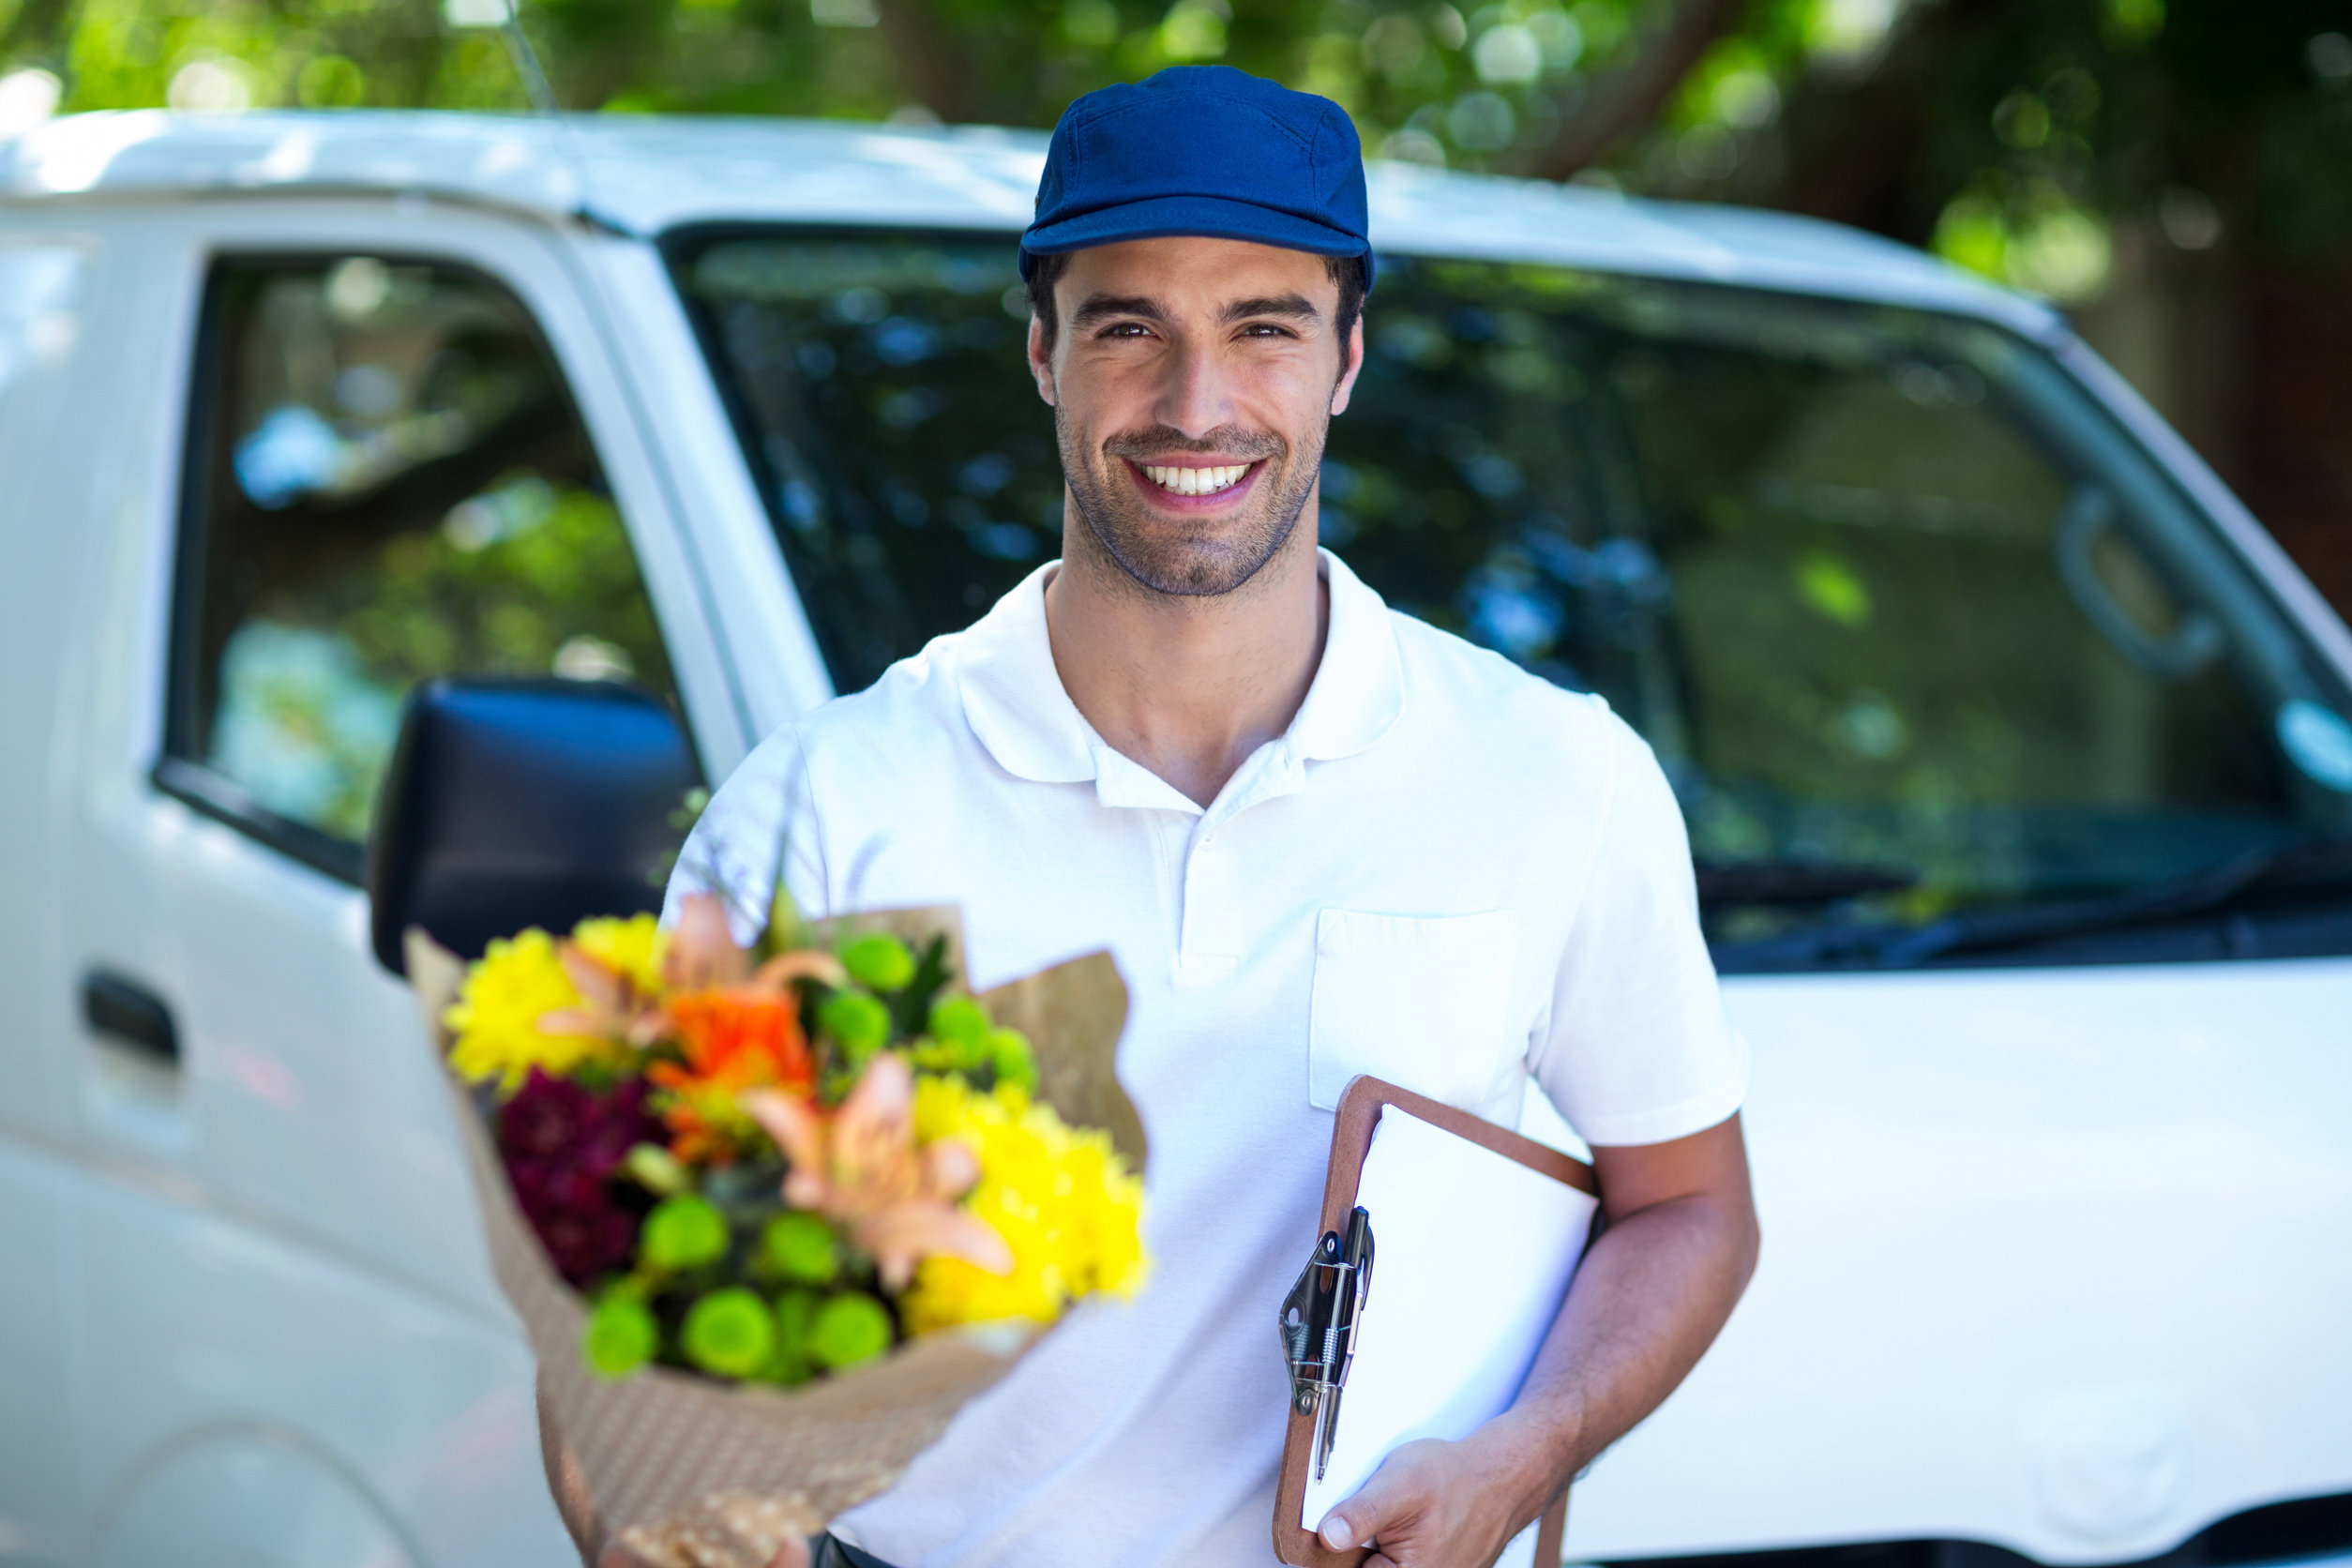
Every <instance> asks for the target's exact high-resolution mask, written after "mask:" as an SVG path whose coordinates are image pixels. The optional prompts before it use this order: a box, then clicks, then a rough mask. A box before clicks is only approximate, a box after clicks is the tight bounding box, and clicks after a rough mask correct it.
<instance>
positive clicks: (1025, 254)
mask: <svg viewBox="0 0 2352 1568" xmlns="http://www.w3.org/2000/svg"><path fill="white" fill-rule="evenodd" d="M1176 234H1201V235H1206V236H1207V237H1209V238H1212V239H1239V240H1249V241H1252V242H1254V243H1256V244H1259V245H1277V246H1280V247H1281V248H1282V249H1286V250H1304V251H1307V252H1309V253H1311V254H1313V255H1317V256H1362V257H1363V258H1364V275H1365V277H1364V280H1365V282H1366V283H1367V284H1368V283H1369V282H1370V281H1371V270H1372V252H1371V249H1370V247H1369V246H1367V245H1366V244H1365V243H1364V240H1362V239H1361V238H1359V237H1358V236H1356V235H1354V234H1349V233H1348V232H1347V231H1345V230H1343V229H1334V228H1333V227H1332V226H1331V225H1330V224H1328V223H1318V222H1316V221H1315V220H1314V219H1311V218H1301V217H1299V216H1298V215H1297V214H1295V213H1288V212H1282V211H1279V210H1277V209H1276V208H1274V207H1261V206H1259V205H1258V204H1255V203H1252V202H1237V201H1234V200H1233V199H1231V198H1230V197H1226V196H1155V197H1153V198H1152V199H1151V200H1149V201H1144V202H1127V203H1123V204H1121V205H1119V206H1115V207H1101V208H1098V209H1096V210H1095V211H1093V212H1082V213H1079V214H1078V215H1077V216H1076V217H1073V218H1065V219H1062V220H1061V221H1060V222H1058V223H1048V224H1047V225H1045V226H1044V227H1043V228H1036V229H1032V230H1030V231H1029V232H1028V233H1027V234H1023V235H1021V276H1022V277H1023V278H1026V277H1028V276H1029V271H1030V266H1029V259H1030V258H1031V257H1032V256H1060V255H1066V254H1068V253H1069V252H1070V251H1073V250H1085V249H1091V248H1092V247H1093V246H1097V245H1117V244H1119V243H1120V242H1121V241H1123V240H1130V239H1165V238H1168V237H1169V236H1171V235H1176Z"/></svg>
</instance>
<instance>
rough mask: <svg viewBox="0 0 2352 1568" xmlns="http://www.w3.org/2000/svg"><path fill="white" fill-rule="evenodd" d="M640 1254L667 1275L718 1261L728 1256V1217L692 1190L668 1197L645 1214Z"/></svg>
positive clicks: (646, 1261)
mask: <svg viewBox="0 0 2352 1568" xmlns="http://www.w3.org/2000/svg"><path fill="white" fill-rule="evenodd" d="M637 1255H638V1257H639V1258H641V1259H643V1260H644V1262H645V1263H646V1265H647V1266H648V1267H651V1268H655V1269H659V1270H661V1271H663V1272H664V1273H666V1274H678V1273H681V1272H683V1271H685V1270H687V1269H699V1268H701V1266H702V1265H703V1264H705V1263H715V1262H716V1261H718V1259H721V1258H724V1257H726V1256H727V1216H726V1215H724V1214H720V1213H719V1212H718V1207H717V1205H716V1204H714V1203H712V1202H711V1201H710V1200H709V1199H704V1198H698V1197H696V1196H695V1195H694V1194H692V1193H681V1194H679V1195H678V1196H677V1197H675V1198H665V1199H662V1200H661V1201H660V1202H658V1203H656V1204H655V1205H654V1208H653V1212H652V1213H651V1214H647V1215H646V1216H645V1229H643V1231H642V1232H641V1233H640V1235H639V1238H638V1247H637Z"/></svg>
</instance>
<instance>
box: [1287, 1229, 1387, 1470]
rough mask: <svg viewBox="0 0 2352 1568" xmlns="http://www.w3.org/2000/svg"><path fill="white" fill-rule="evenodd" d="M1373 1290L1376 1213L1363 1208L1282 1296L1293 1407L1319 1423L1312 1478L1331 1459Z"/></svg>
mask: <svg viewBox="0 0 2352 1568" xmlns="http://www.w3.org/2000/svg"><path fill="white" fill-rule="evenodd" d="M1371 1294H1372V1216H1371V1215H1370V1214H1366V1213H1365V1212H1364V1210H1362V1209H1358V1210H1356V1212H1355V1213H1354V1214H1350V1215H1349V1217H1348V1233H1347V1235H1346V1236H1345V1237H1344V1238H1343V1237H1342V1236H1341V1235H1340V1233H1339V1232H1338V1231H1336V1230H1326V1231H1324V1232H1323V1239H1322V1240H1321V1241H1319V1242H1318V1243H1316V1244H1315V1254H1314V1256H1313V1257H1311V1258H1309V1259H1307V1260H1306V1267H1305V1268H1304V1269H1301V1270H1300V1271H1299V1279H1298V1283H1297V1284H1295V1285H1293V1286H1291V1287H1290V1293H1289V1295H1288V1296H1286V1297H1284V1298H1283V1302H1282V1320H1281V1322H1280V1324H1279V1325H1278V1327H1279V1329H1280V1331H1281V1334H1282V1353H1283V1355H1284V1357H1285V1358H1286V1359H1287V1360H1288V1361H1289V1364H1290V1408H1291V1409H1292V1410H1296V1411H1297V1412H1298V1413H1299V1414H1301V1415H1312V1416H1314V1417H1315V1418H1316V1421H1315V1479H1317V1480H1318V1481H1320V1480H1321V1479H1322V1478H1323V1471H1324V1469H1325V1468H1326V1467H1327V1466H1328V1465H1329V1464H1330V1462H1331V1448H1332V1442H1333V1440H1334V1437H1335V1436H1336V1434H1337V1432H1338V1430H1339V1396H1340V1394H1341V1393H1342V1391H1343V1390H1344V1389H1345V1387H1346V1385H1347V1381H1348V1367H1349V1364H1350V1363H1351V1362H1352V1361H1353V1360H1354V1358H1355V1334H1356V1324H1357V1322H1358V1320H1359V1319H1361V1317H1362V1316H1363V1313H1364V1303H1365V1302H1366V1301H1367V1300H1369V1299H1370V1297H1371Z"/></svg>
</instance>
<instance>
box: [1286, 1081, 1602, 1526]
mask: <svg viewBox="0 0 2352 1568" xmlns="http://www.w3.org/2000/svg"><path fill="white" fill-rule="evenodd" d="M1390 1108H1395V1109H1396V1110H1399V1111H1403V1112H1405V1113H1406V1114H1407V1115H1408V1116H1409V1117H1411V1118H1414V1119H1417V1120H1418V1121H1420V1122H1423V1123H1428V1124H1429V1125H1430V1126H1432V1127H1435V1128H1437V1129H1439V1130H1440V1131H1441V1132H1444V1133H1450V1134H1452V1135H1454V1136H1455V1137H1456V1138H1461V1139H1464V1140H1466V1141H1468V1142H1470V1143H1472V1144H1476V1145H1478V1146H1479V1147H1481V1148H1483V1149H1485V1150H1489V1151H1492V1152H1493V1153H1497V1154H1500V1155H1502V1156H1504V1157H1505V1158H1507V1159H1509V1160H1511V1161H1513V1162H1515V1163H1516V1164H1518V1165H1521V1166H1524V1167H1526V1168H1529V1169H1530V1170H1531V1171H1534V1172H1536V1173H1538V1174H1539V1175H1542V1176H1545V1177H1548V1178H1550V1179H1551V1180H1553V1181H1556V1182H1559V1183H1560V1184H1563V1185H1565V1186H1568V1187H1572V1188H1574V1189H1576V1191H1577V1192H1579V1193H1582V1194H1584V1195H1586V1197H1588V1198H1591V1199H1595V1200H1596V1201H1597V1199H1599V1196H1600V1185H1599V1183H1598V1182H1597V1181H1596V1180H1595V1178H1594V1176H1593V1171H1592V1168H1591V1166H1590V1165H1587V1164H1586V1163H1585V1162H1583V1161H1582V1160H1578V1159H1574V1158H1571V1157H1570V1156H1569V1155H1567V1154H1564V1153H1560V1151H1559V1150H1557V1149H1553V1148H1551V1147H1549V1146H1547V1145H1545V1144H1542V1143H1538V1142H1536V1141H1535V1140H1534V1139H1533V1138H1525V1137H1522V1136H1520V1135H1519V1134H1518V1133H1515V1132H1513V1131H1510V1130H1508V1129H1506V1128H1503V1127H1498V1126H1496V1125H1495V1124H1494V1123H1491V1122H1485V1121H1482V1120H1480V1119H1479V1118H1478V1117H1475V1116H1472V1115H1470V1113H1469V1112H1468V1111H1464V1110H1457V1109H1455V1108H1453V1107H1452V1106H1447V1105H1440V1103H1438V1102H1437V1101H1435V1100H1432V1099H1429V1098H1428V1097H1426V1096H1425V1095H1421V1094H1416V1093H1412V1092H1411V1091H1410V1090H1405V1089H1399V1088H1397V1087H1396V1086H1395V1084H1393V1083H1386V1082H1383V1081H1381V1080H1380V1079H1379V1078H1356V1079H1354V1080H1353V1081H1352V1082H1350V1083H1349V1085H1348V1089H1347V1092H1346V1093H1344V1094H1342V1095H1341V1096H1340V1101H1339V1111H1338V1116H1337V1119H1336V1121H1335V1122H1334V1124H1333V1127H1332V1141H1331V1163H1330V1167H1329V1168H1328V1170H1327V1172H1326V1174H1325V1176H1324V1179H1323V1207H1322V1214H1321V1223H1320V1225H1319V1228H1318V1230H1317V1234H1318V1235H1329V1234H1331V1233H1334V1232H1340V1233H1345V1232H1346V1230H1347V1229H1348V1226H1349V1220H1350V1217H1351V1216H1352V1215H1353V1214H1354V1212H1355V1208H1356V1199H1357V1195H1358V1189H1359V1185H1360V1184H1361V1182H1362V1179H1363V1175H1364V1159H1365V1156H1366V1155H1368V1154H1369V1153H1371V1151H1372V1139H1373V1134H1374V1133H1375V1131H1376V1130H1377V1129H1378V1128H1379V1126H1380V1117H1381V1113H1382V1112H1383V1111H1385V1110H1388V1109H1390ZM1372 1223H1373V1226H1374V1228H1375V1231H1376V1233H1377V1228H1378V1225H1379V1220H1378V1217H1377V1216H1375V1217H1374V1218H1373V1221H1372ZM1599 1226H1600V1221H1599V1215H1598V1214H1597V1213H1596V1214H1594V1215H1593V1216H1592V1219H1591V1230H1590V1231H1589V1232H1588V1238H1587V1244H1590V1237H1591V1235H1593V1234H1597V1233H1598V1231H1599ZM1379 1301H1380V1296H1379V1293H1378V1291H1377V1290H1374V1291H1373V1292H1372V1293H1371V1295H1370V1296H1369V1298H1368V1301H1367V1304H1366V1307H1365V1312H1366V1316H1367V1320H1370V1314H1371V1313H1372V1312H1373V1311H1374V1310H1376V1307H1377V1304H1378V1302H1379ZM1555 1311H1556V1308H1555ZM1343 1419H1344V1414H1343ZM1343 1429H1344V1428H1343ZM1316 1431H1317V1417H1316V1415H1315V1414H1313V1413H1307V1412H1302V1411H1301V1410H1300V1409H1299V1408H1298V1406H1297V1405H1296V1404H1295V1403H1293V1404H1292V1405H1291V1407H1290V1414H1289V1431H1288V1432H1287V1433H1286V1435H1285V1437H1284V1440H1283V1445H1282V1469H1281V1472H1280V1476H1279V1478H1278V1480H1277V1484H1276V1486H1275V1491H1274V1556H1275V1557H1276V1558H1278V1559H1280V1560H1282V1561H1283V1562H1286V1563H1289V1564H1292V1565H1294V1568H1360V1565H1361V1564H1362V1563H1363V1562H1364V1560H1365V1559H1366V1558H1368V1557H1369V1556H1370V1555H1371V1553H1370V1551H1369V1550H1367V1549H1365V1548H1364V1547H1351V1548H1349V1549H1348V1550H1345V1551H1334V1550H1332V1549H1331V1548H1330V1547H1328V1546H1326V1545H1323V1541H1322V1538H1321V1537H1320V1536H1319V1535H1318V1534H1316V1533H1315V1531H1314V1530H1313V1529H1312V1528H1310V1527H1309V1526H1307V1525H1305V1524H1304V1523H1302V1522H1301V1517H1300V1515H1301V1511H1302V1510H1303V1508H1304V1506H1305V1502H1306V1497H1307V1488H1308V1483H1309V1478H1310V1476H1311V1475H1312V1473H1313V1469H1314V1448H1315V1440H1316ZM1567 1522H1568V1497H1567V1494H1566V1493H1565V1492H1564V1491H1563V1492H1562V1493H1561V1494H1560V1498H1559V1500H1557V1501H1555V1502H1554V1503H1553V1504H1552V1506H1551V1507H1550V1508H1548V1509H1546V1510H1545V1513H1544V1515H1543V1516H1542V1517H1541V1518H1540V1519H1539V1520H1538V1521H1537V1528H1536V1536H1535V1563H1536V1568H1554V1565H1555V1564H1557V1563H1558V1562H1559V1561H1560V1548H1561V1543H1562V1538H1563V1537H1564V1536H1565V1534H1566V1531H1567Z"/></svg>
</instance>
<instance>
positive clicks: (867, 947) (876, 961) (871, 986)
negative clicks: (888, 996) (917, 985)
mask: <svg viewBox="0 0 2352 1568" xmlns="http://www.w3.org/2000/svg"><path fill="white" fill-rule="evenodd" d="M841 967H842V968H844V969H846V970H848V971H849V972H850V978H851V979H852V980H854V981H856V982H857V983H858V984H859V985H861V986H864V987H865V988H867V990H871V991H884V992H887V991H900V990H904V989H906V988H907V987H908V986H909V985H911V984H912V982H913V980H914V955H913V954H912V953H911V952H909V951H907V944H906V943H905V942H900V941H899V940H898V939H897V937H894V936H892V935H891V934H890V933H889V932H887V931H877V932H875V933H874V934H873V935H872V936H870V937H860V938H858V939H857V940H856V941H855V942H851V943H850V944H849V945H848V946H847V947H844V948H843V949H841Z"/></svg>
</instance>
